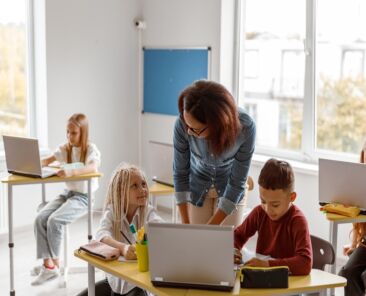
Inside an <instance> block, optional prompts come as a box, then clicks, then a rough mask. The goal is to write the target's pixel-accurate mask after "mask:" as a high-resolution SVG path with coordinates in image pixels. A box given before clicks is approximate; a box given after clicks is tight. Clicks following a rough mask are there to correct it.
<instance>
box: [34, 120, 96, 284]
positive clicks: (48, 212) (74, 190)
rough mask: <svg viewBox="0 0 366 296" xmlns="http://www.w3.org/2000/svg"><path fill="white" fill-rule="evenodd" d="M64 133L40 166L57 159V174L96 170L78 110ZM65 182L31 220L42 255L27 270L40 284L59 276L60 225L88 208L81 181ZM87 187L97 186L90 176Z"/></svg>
mask: <svg viewBox="0 0 366 296" xmlns="http://www.w3.org/2000/svg"><path fill="white" fill-rule="evenodd" d="M66 134H67V142H66V143H65V144H63V145H61V146H60V147H59V148H58V149H57V150H56V151H55V152H54V153H53V155H51V156H49V157H47V158H45V159H43V160H42V166H47V165H48V164H50V163H52V162H54V161H58V162H60V164H61V167H64V168H63V169H60V170H59V171H58V172H57V175H58V176H59V177H71V176H76V175H82V174H87V173H94V172H97V170H98V167H99V166H100V152H99V150H98V149H97V147H96V146H95V145H94V144H92V143H90V142H89V125H88V119H87V117H86V116H85V115H84V114H81V113H76V114H74V115H72V116H71V117H70V118H69V120H68V121H67V126H66ZM76 162H79V163H80V162H81V163H83V165H81V164H79V165H78V166H76V165H73V164H72V163H76ZM74 167H75V168H74ZM76 167H78V168H76ZM65 184H66V189H65V190H64V192H63V193H61V194H60V195H59V196H58V197H57V198H56V199H54V200H52V201H50V202H49V203H48V204H47V205H46V206H45V207H44V208H43V209H42V210H41V211H40V212H39V213H38V215H37V217H36V220H35V222H34V234H35V237H36V243H37V259H43V264H42V265H41V266H36V267H34V268H33V270H32V271H31V274H32V275H35V276H37V277H36V278H35V279H34V280H33V281H32V282H31V284H32V285H40V284H43V283H44V282H46V281H48V280H50V279H52V278H55V277H57V276H59V274H60V271H59V255H60V248H61V241H62V237H63V231H64V225H67V224H70V223H72V222H73V221H75V220H76V219H78V218H79V217H81V216H82V215H84V214H85V213H86V212H87V210H88V202H89V198H88V196H87V186H86V184H85V182H65ZM91 187H92V192H93V193H94V192H95V191H96V190H97V189H98V180H97V179H96V178H93V179H92V183H91Z"/></svg>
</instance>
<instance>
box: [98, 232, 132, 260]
mask: <svg viewBox="0 0 366 296" xmlns="http://www.w3.org/2000/svg"><path fill="white" fill-rule="evenodd" d="M101 242H103V243H105V244H107V245H109V246H111V247H114V248H116V249H118V250H119V252H120V254H121V255H122V256H123V257H125V258H126V259H127V260H133V259H136V248H135V246H134V245H129V244H125V243H122V242H119V241H117V240H115V239H113V238H112V237H110V236H106V237H104V238H102V239H101Z"/></svg>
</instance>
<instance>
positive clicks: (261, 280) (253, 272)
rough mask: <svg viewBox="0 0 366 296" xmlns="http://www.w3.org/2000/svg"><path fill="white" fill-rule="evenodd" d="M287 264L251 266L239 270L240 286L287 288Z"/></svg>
mask: <svg viewBox="0 0 366 296" xmlns="http://www.w3.org/2000/svg"><path fill="white" fill-rule="evenodd" d="M288 273H289V269H288V267H287V266H274V267H251V266H246V267H243V269H242V270H241V276H240V285H241V287H242V288H288Z"/></svg>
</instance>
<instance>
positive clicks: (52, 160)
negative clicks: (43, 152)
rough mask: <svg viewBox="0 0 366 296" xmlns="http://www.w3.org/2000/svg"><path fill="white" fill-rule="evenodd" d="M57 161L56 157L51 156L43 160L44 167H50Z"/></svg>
mask: <svg viewBox="0 0 366 296" xmlns="http://www.w3.org/2000/svg"><path fill="white" fill-rule="evenodd" d="M55 160H56V157H55V156H54V155H51V156H49V157H46V158H43V159H42V160H41V165H42V167H45V166H48V165H49V164H50V163H52V162H54V161H55Z"/></svg>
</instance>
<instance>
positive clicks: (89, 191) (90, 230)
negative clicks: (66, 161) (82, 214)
mask: <svg viewBox="0 0 366 296" xmlns="http://www.w3.org/2000/svg"><path fill="white" fill-rule="evenodd" d="M87 182H88V198H89V201H88V241H89V242H90V241H91V240H92V238H93V233H92V232H93V221H92V217H93V213H92V203H93V199H92V191H91V179H88V180H87Z"/></svg>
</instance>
